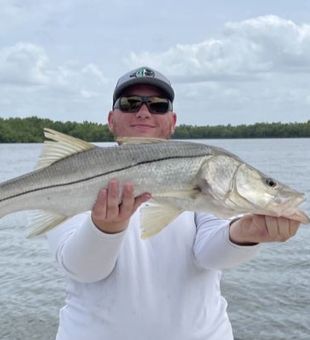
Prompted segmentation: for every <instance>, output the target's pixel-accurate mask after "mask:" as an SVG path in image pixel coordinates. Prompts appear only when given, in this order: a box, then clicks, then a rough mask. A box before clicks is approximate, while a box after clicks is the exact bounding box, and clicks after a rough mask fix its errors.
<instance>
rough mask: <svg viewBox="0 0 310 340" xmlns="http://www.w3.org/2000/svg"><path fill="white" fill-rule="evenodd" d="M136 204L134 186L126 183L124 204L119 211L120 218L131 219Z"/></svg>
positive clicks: (123, 197)
mask: <svg viewBox="0 0 310 340" xmlns="http://www.w3.org/2000/svg"><path fill="white" fill-rule="evenodd" d="M134 203H135V197H134V195H133V184H132V183H125V184H124V187H123V196H122V204H121V205H120V210H119V215H120V217H129V216H130V215H131V214H132V211H133V207H134Z"/></svg>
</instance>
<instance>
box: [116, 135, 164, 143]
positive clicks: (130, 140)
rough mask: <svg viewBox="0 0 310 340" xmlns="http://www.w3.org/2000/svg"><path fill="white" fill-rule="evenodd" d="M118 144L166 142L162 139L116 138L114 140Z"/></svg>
mask: <svg viewBox="0 0 310 340" xmlns="http://www.w3.org/2000/svg"><path fill="white" fill-rule="evenodd" d="M116 141H117V142H118V144H150V143H163V142H166V143H167V142H168V140H167V139H163V138H145V137H118V138H117V139H116Z"/></svg>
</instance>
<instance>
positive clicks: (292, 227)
mask: <svg viewBox="0 0 310 340" xmlns="http://www.w3.org/2000/svg"><path fill="white" fill-rule="evenodd" d="M299 226H300V222H298V221H294V220H290V226H289V232H290V236H294V235H295V234H296V233H297V230H298V228H299Z"/></svg>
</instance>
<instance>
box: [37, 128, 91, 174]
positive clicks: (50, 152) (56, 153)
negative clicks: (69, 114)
mask: <svg viewBox="0 0 310 340" xmlns="http://www.w3.org/2000/svg"><path fill="white" fill-rule="evenodd" d="M44 135H45V138H47V139H50V140H52V141H45V142H44V145H43V150H42V153H41V156H40V158H39V161H38V164H37V167H36V168H37V169H41V168H44V167H47V166H49V165H51V164H52V163H54V162H56V161H58V160H60V159H62V158H65V157H68V156H70V155H73V154H75V153H78V152H81V151H86V150H89V149H92V148H94V147H95V145H93V144H91V143H88V142H85V141H83V140H82V139H78V138H75V137H72V136H68V135H66V134H64V133H61V132H58V131H55V130H52V129H44Z"/></svg>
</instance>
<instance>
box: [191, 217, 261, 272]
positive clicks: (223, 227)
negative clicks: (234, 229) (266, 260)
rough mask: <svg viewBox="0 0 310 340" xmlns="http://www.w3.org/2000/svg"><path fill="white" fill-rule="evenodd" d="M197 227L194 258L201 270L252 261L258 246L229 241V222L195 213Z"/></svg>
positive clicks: (220, 268) (223, 267) (222, 267)
mask: <svg viewBox="0 0 310 340" xmlns="http://www.w3.org/2000/svg"><path fill="white" fill-rule="evenodd" d="M195 222H196V226H197V232H196V239H195V242H194V248H193V251H194V256H195V259H196V261H197V263H198V264H199V265H200V266H202V267H203V268H207V269H215V270H222V269H226V268H231V267H234V266H237V265H238V264H241V263H243V262H246V261H249V260H250V259H252V258H253V257H254V256H255V255H256V254H257V252H258V250H259V248H260V245H251V246H245V245H237V244H235V243H233V242H231V241H230V239H229V224H230V222H231V221H230V220H221V219H218V218H217V217H215V216H212V215H207V214H204V213H195Z"/></svg>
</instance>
